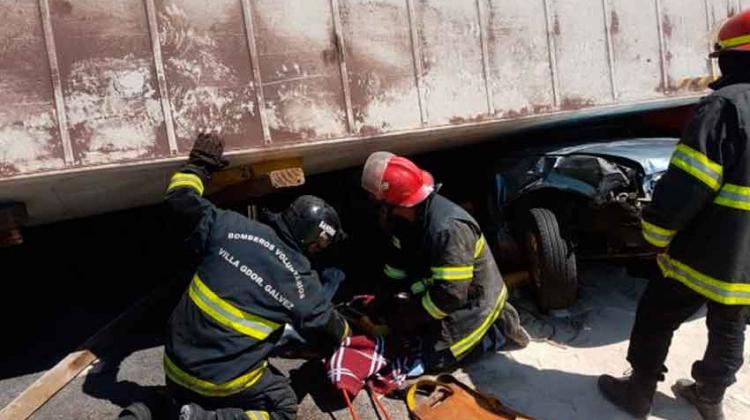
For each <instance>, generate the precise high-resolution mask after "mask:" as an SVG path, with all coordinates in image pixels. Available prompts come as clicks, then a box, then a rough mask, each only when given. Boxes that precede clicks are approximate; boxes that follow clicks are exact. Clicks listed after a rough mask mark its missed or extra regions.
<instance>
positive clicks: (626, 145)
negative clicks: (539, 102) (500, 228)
mask: <svg viewBox="0 0 750 420" xmlns="http://www.w3.org/2000/svg"><path fill="white" fill-rule="evenodd" d="M677 141H678V140H677V139H674V138H640V139H628V140H617V141H612V142H607V143H585V144H578V145H575V146H565V147H559V148H555V149H549V148H547V149H544V150H536V151H533V150H532V151H525V152H524V153H522V154H517V155H515V156H508V157H505V158H502V159H501V162H503V163H502V164H501V165H500V166H501V169H500V170H499V173H498V176H497V177H496V180H495V181H496V189H497V192H498V193H499V196H498V197H497V198H498V201H499V202H500V204H501V205H502V203H505V204H507V203H509V202H510V201H513V200H515V199H516V198H518V197H520V196H522V195H524V194H526V193H528V192H531V191H535V190H539V189H545V188H552V189H557V190H564V191H570V192H574V193H577V194H582V195H584V196H587V197H589V198H592V199H594V200H597V201H598V200H603V199H604V198H605V197H606V196H607V195H608V194H609V193H610V191H616V190H620V189H622V188H627V187H628V186H632V187H635V186H638V187H640V188H638V189H639V190H640V198H641V199H645V200H650V198H651V194H652V193H653V189H654V186H655V184H656V181H658V179H659V178H660V177H661V175H662V174H663V173H664V172H666V170H667V167H668V166H669V160H670V158H671V156H672V152H673V150H674V148H675V145H676V144H677Z"/></svg>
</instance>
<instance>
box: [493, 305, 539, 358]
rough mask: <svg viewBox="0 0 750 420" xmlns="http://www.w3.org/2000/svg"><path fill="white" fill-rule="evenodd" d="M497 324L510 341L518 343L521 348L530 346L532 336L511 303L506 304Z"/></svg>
mask: <svg viewBox="0 0 750 420" xmlns="http://www.w3.org/2000/svg"><path fill="white" fill-rule="evenodd" d="M496 324H497V326H498V327H500V331H502V332H503V335H504V336H505V338H507V339H508V340H510V341H512V342H514V343H516V344H517V345H518V346H519V347H521V348H524V347H526V346H528V345H529V342H530V341H531V336H530V335H529V333H528V332H527V331H526V329H525V328H524V327H523V326H522V325H521V317H520V316H518V311H516V308H514V307H513V305H511V304H510V302H506V303H505V308H503V311H502V312H501V313H500V316H499V317H498V319H497V323H496Z"/></svg>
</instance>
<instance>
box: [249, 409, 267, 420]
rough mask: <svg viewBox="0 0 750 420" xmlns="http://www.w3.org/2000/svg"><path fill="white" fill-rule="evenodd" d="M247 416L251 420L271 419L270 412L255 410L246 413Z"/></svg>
mask: <svg viewBox="0 0 750 420" xmlns="http://www.w3.org/2000/svg"><path fill="white" fill-rule="evenodd" d="M245 415H246V416H247V418H248V419H250V420H269V419H270V418H271V417H270V415H269V414H268V411H259V410H253V411H245Z"/></svg>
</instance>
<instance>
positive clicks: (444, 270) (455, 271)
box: [432, 265, 474, 280]
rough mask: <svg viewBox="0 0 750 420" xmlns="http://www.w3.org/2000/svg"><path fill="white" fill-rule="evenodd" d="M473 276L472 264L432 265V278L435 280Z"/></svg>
mask: <svg viewBox="0 0 750 420" xmlns="http://www.w3.org/2000/svg"><path fill="white" fill-rule="evenodd" d="M473 277H474V266H473V265H461V266H445V267H432V278H433V279H435V280H471V279H472V278H473Z"/></svg>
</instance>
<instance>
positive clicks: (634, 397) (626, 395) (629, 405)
mask: <svg viewBox="0 0 750 420" xmlns="http://www.w3.org/2000/svg"><path fill="white" fill-rule="evenodd" d="M656 382H657V381H656V379H651V378H648V377H645V376H643V375H639V374H637V373H636V372H633V374H632V375H630V376H626V377H624V378H615V377H612V376H610V375H602V376H600V377H599V382H598V385H599V391H601V393H602V394H603V395H604V397H605V398H606V399H607V400H609V402H611V403H612V404H614V405H616V406H617V407H618V408H620V409H621V410H624V411H626V412H627V413H629V414H630V415H632V416H634V417H639V418H640V417H645V416H646V415H647V414H648V412H649V411H651V402H652V401H653V399H654V393H655V392H656Z"/></svg>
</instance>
